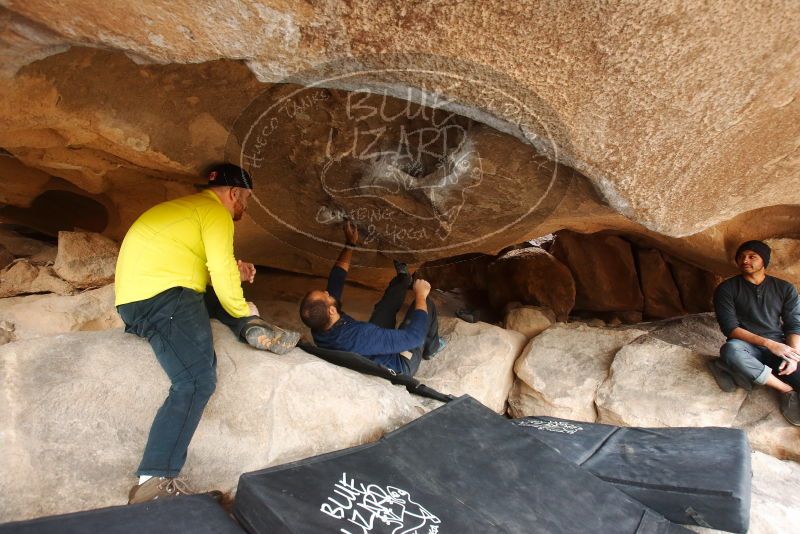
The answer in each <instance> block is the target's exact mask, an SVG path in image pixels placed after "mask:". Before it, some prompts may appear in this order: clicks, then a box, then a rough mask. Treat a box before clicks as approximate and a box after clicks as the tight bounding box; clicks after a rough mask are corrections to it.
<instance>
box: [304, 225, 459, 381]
mask: <svg viewBox="0 0 800 534" xmlns="http://www.w3.org/2000/svg"><path fill="white" fill-rule="evenodd" d="M344 232H345V247H344V248H343V249H342V252H341V253H340V254H339V259H338V260H337V261H336V264H335V265H334V266H333V268H332V269H331V273H330V275H329V277H328V288H327V290H326V291H318V290H317V291H309V292H308V293H307V294H306V296H305V297H304V298H303V301H302V303H301V304H300V318H301V319H302V320H303V322H304V323H305V324H306V326H308V327H309V328H311V334H312V335H313V337H314V343H316V345H317V346H318V347H320V348H323V349H334V350H343V351H348V352H355V353H358V354H360V355H362V356H364V357H366V358H369V359H370V360H372V361H373V362H376V363H379V364H381V365H383V366H384V367H388V368H389V369H392V370H393V371H395V372H396V373H398V374H404V375H408V376H413V375H414V374H415V373H416V372H417V369H418V368H419V364H420V361H421V360H422V359H429V358H431V357H432V356H433V355H434V354H436V353H437V352H439V350H441V349H442V347H444V340H442V339H440V338H439V326H438V321H437V318H436V307H435V306H434V304H433V302H431V300H430V299H428V294H429V293H430V290H431V285H430V284H429V283H428V282H426V281H425V280H416V281H415V282H414V285H413V291H414V302H413V304H411V306H409V309H408V311H407V312H406V316H405V319H404V320H403V322H402V323H401V325H400V327H399V328H395V322H396V316H397V312H398V311H399V310H400V307H401V306H402V305H403V300H404V299H405V295H406V291H408V288H409V286H410V285H411V276H410V275H409V274H408V269H407V268H406V266H405V264H402V263H397V262H395V269H396V270H397V276H395V277H394V278H393V279H392V281H391V282H390V283H389V287H388V288H386V291H385V292H384V294H383V297H382V298H381V300H380V301H379V302H378V303H377V304H376V305H375V308H374V310H373V312H372V316H371V317H370V319H369V322H363V321H357V320H355V319H353V318H352V317H350V316H349V315H347V314H346V313H344V312H342V306H341V298H342V291H343V290H344V283H345V280H346V278H347V271H348V269H349V268H350V260H351V259H352V255H353V250H352V247H354V246H356V245H357V244H358V229H357V228H356V226H355V225H354V224H352V223H351V222H349V221H348V222H347V223H346V224H345V229H344Z"/></svg>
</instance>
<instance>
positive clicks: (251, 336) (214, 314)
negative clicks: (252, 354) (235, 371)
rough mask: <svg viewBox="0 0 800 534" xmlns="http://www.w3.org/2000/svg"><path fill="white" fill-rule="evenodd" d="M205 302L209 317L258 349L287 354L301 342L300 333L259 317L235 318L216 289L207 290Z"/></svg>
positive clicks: (209, 288)
mask: <svg viewBox="0 0 800 534" xmlns="http://www.w3.org/2000/svg"><path fill="white" fill-rule="evenodd" d="M204 300H205V305H206V308H207V309H208V315H209V317H211V318H212V319H217V320H218V321H220V322H221V323H222V324H224V325H226V326H227V327H228V328H230V329H231V331H232V332H233V333H234V335H236V338H237V339H239V340H240V341H244V342H245V343H247V344H249V345H251V346H253V347H255V348H257V349H261V350H268V351H270V352H274V353H275V354H286V353H287V352H289V351H290V350H292V349H293V348H294V347H295V345H297V342H298V341H300V333H299V332H294V331H292V330H284V329H283V328H280V327H279V326H276V325H273V324H270V323H268V322H266V321H264V320H263V319H262V318H261V317H259V316H257V315H251V316H249V317H233V316H232V315H231V314H229V313H228V312H226V311H225V308H223V307H222V304H221V303H220V301H219V298H218V297H217V294H216V293H214V288H212V287H210V286H209V287H208V288H207V289H206V294H205V297H204Z"/></svg>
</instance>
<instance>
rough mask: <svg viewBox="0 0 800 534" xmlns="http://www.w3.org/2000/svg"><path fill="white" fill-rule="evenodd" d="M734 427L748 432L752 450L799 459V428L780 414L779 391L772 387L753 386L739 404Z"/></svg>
mask: <svg viewBox="0 0 800 534" xmlns="http://www.w3.org/2000/svg"><path fill="white" fill-rule="evenodd" d="M734 426H736V427H738V428H741V429H743V430H744V431H745V432H747V438H748V439H749V440H750V446H752V447H753V449H756V450H759V451H762V452H765V453H767V454H769V455H771V456H775V457H776V458H781V459H783V460H794V461H796V462H800V431H798V429H797V428H796V427H794V426H792V425H790V424H789V423H788V422H787V421H786V419H784V417H783V415H781V410H780V402H779V400H778V392H776V391H774V390H773V389H771V388H767V387H754V388H753V391H751V392H750V393H749V394H748V395H747V399H746V400H745V401H744V404H742V408H741V410H739V414H738V415H737V416H736V420H735V421H734Z"/></svg>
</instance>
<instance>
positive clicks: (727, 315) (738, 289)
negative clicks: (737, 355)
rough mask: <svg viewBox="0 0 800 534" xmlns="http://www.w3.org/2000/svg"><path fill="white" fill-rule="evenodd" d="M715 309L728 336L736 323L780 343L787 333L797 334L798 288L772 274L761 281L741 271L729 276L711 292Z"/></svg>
mask: <svg viewBox="0 0 800 534" xmlns="http://www.w3.org/2000/svg"><path fill="white" fill-rule="evenodd" d="M714 310H715V311H716V314H717V322H718V323H719V327H720V329H721V330H722V333H723V334H725V336H726V337H728V338H730V335H731V332H732V331H733V329H734V328H737V327H741V328H744V329H745V330H748V331H749V332H752V333H753V334H756V335H759V336H762V337H765V338H767V339H771V340H773V341H779V342H781V343H784V342H785V341H786V336H788V335H789V334H800V299H798V296H797V288H795V287H794V286H793V285H792V284H790V283H789V282H787V281H786V280H781V279H780V278H775V277H773V276H767V277H766V278H765V279H764V281H763V282H761V284H760V285H755V284H753V283H750V282H748V281H747V280H745V279H744V277H743V276H741V275H738V276H734V277H733V278H728V279H727V280H725V281H724V282H722V283H721V284H720V285H719V287H717V290H716V291H715V292H714Z"/></svg>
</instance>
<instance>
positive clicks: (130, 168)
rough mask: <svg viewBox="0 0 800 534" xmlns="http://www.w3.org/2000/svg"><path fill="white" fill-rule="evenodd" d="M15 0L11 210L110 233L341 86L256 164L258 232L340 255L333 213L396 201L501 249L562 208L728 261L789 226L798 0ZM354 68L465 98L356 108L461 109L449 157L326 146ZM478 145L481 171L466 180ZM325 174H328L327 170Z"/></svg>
mask: <svg viewBox="0 0 800 534" xmlns="http://www.w3.org/2000/svg"><path fill="white" fill-rule="evenodd" d="M0 5H2V6H4V7H2V8H0V58H1V59H2V66H1V68H0V118H2V119H1V120H2V124H3V128H2V131H0V147H2V148H3V149H4V153H3V154H4V155H5V156H7V157H0V176H2V182H0V202H2V203H4V204H6V207H5V208H2V210H1V211H0V216H2V217H4V218H6V219H9V220H15V221H20V222H25V221H26V220H27V221H36V220H39V221H41V220H43V219H46V218H47V216H51V217H52V216H53V214H54V213H55V214H58V216H59V217H60V218H61V220H62V221H63V220H67V219H68V220H69V222H70V223H71V224H73V225H74V226H76V227H81V228H89V229H95V228H93V227H91V225H92V224H95V225H99V226H103V228H102V230H103V231H104V232H105V233H106V234H108V235H110V236H112V237H117V238H119V237H120V236H121V235H122V234H123V233H124V231H125V229H126V228H127V225H128V224H130V222H131V221H132V220H133V218H135V217H136V216H137V215H138V214H139V213H141V211H143V209H145V208H146V207H148V206H149V205H151V204H153V203H155V202H157V201H159V200H162V199H165V198H170V197H173V196H176V195H178V194H183V193H187V192H190V191H191V190H192V189H191V184H192V183H194V182H196V181H197V180H196V178H194V177H195V176H197V174H198V173H199V172H200V170H201V169H202V168H203V167H204V166H205V165H207V164H208V163H210V162H212V161H214V160H217V159H220V157H222V156H223V155H226V154H230V153H231V151H233V153H234V154H235V153H239V154H241V153H243V151H244V148H243V146H244V145H247V142H248V139H245V137H247V136H246V135H242V133H243V131H244V130H242V129H241V128H240V125H241V124H243V122H242V121H243V120H244V123H248V120H249V124H253V123H255V122H257V120H258V118H259V117H258V113H256V112H255V111H254V108H253V103H254V102H265V101H266V102H268V103H269V102H273V103H274V102H278V101H281V99H284V101H291V99H292V98H295V102H298V101H302V96H303V95H304V94H305V95H306V96H308V97H309V98H312V97H313V95H314V94H324V95H325V96H324V98H322V97H320V98H322V100H320V101H317V102H315V105H314V107H313V109H311V108H309V109H304V110H300V112H299V113H294V116H293V117H292V118H293V119H296V120H294V121H293V122H292V125H291V127H290V128H288V129H285V130H279V133H280V135H279V136H278V137H275V138H274V139H277V140H276V141H272V142H271V143H270V150H269V152H268V154H267V157H266V158H265V159H264V161H263V163H262V164H261V166H260V167H259V170H258V171H257V172H255V173H254V174H255V175H256V178H257V182H258V180H259V178H261V180H260V183H262V184H265V185H262V186H259V187H257V196H258V197H259V199H261V203H260V205H259V206H258V207H257V208H253V207H251V210H250V217H249V218H248V219H247V221H245V224H244V227H243V228H241V229H239V230H237V232H238V240H239V243H240V250H241V254H242V256H244V255H248V256H249V257H253V258H255V259H256V260H257V261H259V263H262V264H265V265H274V266H278V267H284V268H290V269H292V270H297V271H302V272H310V273H314V272H316V273H318V272H323V271H324V269H325V262H324V261H323V260H324V259H325V258H330V257H331V256H332V255H333V254H335V246H333V245H330V244H329V243H326V242H328V241H332V240H334V239H335V238H336V234H335V230H334V227H333V225H331V224H328V225H321V224H319V221H320V216H321V215H320V214H322V216H323V218H324V215H325V213H328V214H330V215H331V216H330V217H329V219H330V220H329V221H328V222H331V221H333V220H334V219H335V218H336V214H337V210H338V211H339V212H342V211H343V212H345V213H348V214H349V215H350V216H351V217H352V216H353V214H356V213H362V212H360V211H358V210H366V212H368V213H371V214H376V213H377V214H378V215H373V217H380V213H381V210H382V209H386V205H387V202H388V203H389V206H390V207H391V209H393V210H396V211H394V212H391V213H393V214H394V216H393V220H399V226H400V227H402V228H404V229H406V230H407V229H409V228H416V229H422V230H424V231H425V232H427V233H426V234H423V236H427V237H429V238H431V239H432V237H431V236H434V235H437V232H439V234H440V235H441V234H442V233H444V234H446V235H445V238H446V239H445V240H440V241H437V243H438V244H439V245H440V246H438V247H436V248H437V250H431V251H424V250H423V248H424V247H420V246H419V244H418V243H416V242H413V243H412V241H413V239H411V236H408V235H405V236H403V239H402V241H403V243H401V246H399V247H398V246H395V245H397V244H396V243H393V242H392V240H393V239H394V240H396V239H397V235H396V234H394V238H393V237H392V235H393V234H392V230H389V229H386V228H385V227H380V228H384V230H381V231H378V234H379V235H377V236H376V238H375V241H374V243H375V247H374V248H377V249H379V250H382V251H387V250H392V251H394V250H395V249H397V254H400V251H401V250H406V252H407V255H408V256H409V259H410V260H411V261H421V260H423V259H435V258H441V257H445V256H448V255H455V254H457V253H463V252H467V251H484V252H489V251H497V250H499V249H500V248H502V247H503V246H505V245H508V244H512V243H515V242H519V241H522V240H524V239H530V238H533V237H537V236H540V235H543V234H546V233H549V232H551V231H553V230H557V229H560V228H570V229H574V230H577V231H587V232H588V231H598V230H613V231H617V232H625V233H627V234H630V235H634V236H639V238H641V239H642V240H644V241H646V242H651V243H657V244H658V245H659V246H661V247H663V248H665V249H667V250H669V251H670V252H672V253H674V254H676V255H678V256H680V257H683V258H685V259H687V260H689V261H692V262H694V263H696V264H698V265H701V266H703V267H705V268H709V269H713V270H716V271H717V272H722V273H725V272H726V270H729V269H730V265H729V263H728V261H727V259H726V258H727V257H729V254H730V253H731V251H732V250H733V249H735V247H736V244H737V243H738V242H739V241H740V240H741V239H743V238H750V237H756V238H763V239H776V240H778V241H774V243H775V244H776V246H777V247H778V248H779V249H781V250H786V251H787V254H790V253H791V254H794V253H792V252H791V251H795V252H796V251H797V249H798V246H797V244H798V242H797V240H796V238H799V237H800V99H799V98H797V97H798V94H800V4H798V3H797V2H794V1H789V0H787V1H784V2H761V3H758V4H748V5H742V4H739V3H734V2H727V1H719V2H712V3H711V4H709V5H705V6H701V5H699V4H698V5H695V3H685V2H660V3H657V2H638V3H634V2H630V3H613V4H611V3H610V4H604V3H598V2H571V3H567V2H555V1H553V2H514V3H508V2H480V3H478V2H476V3H469V2H447V3H445V2H427V3H414V4H405V3H403V4H397V5H392V4H391V3H389V2H377V1H375V2H347V3H344V2H334V1H331V2H306V3H300V2H280V1H269V2H248V1H245V0H240V1H236V0H232V1H229V2H220V1H212V2H168V3H167V2H147V3H111V4H109V3H100V2H87V1H83V2H77V1H62V2H58V3H52V2H44V1H37V0H26V1H14V0H2V1H0ZM353 72H359V73H360V75H359V76H358V77H357V78H354V77H352V76H346V75H345V74H348V73H353ZM287 81H288V82H291V84H290V85H287V84H286V83H285V82H287ZM279 82H280V83H279ZM304 86H309V87H307V88H305V89H304ZM312 89H313V90H314V91H315V92H313V93H312V92H311V90H312ZM359 89H361V90H363V89H369V90H371V91H373V92H375V93H378V94H379V95H383V96H381V99H382V101H386V102H389V104H388V106H389V109H392V110H395V111H397V110H401V111H402V109H403V103H404V102H405V100H411V101H414V102H417V103H423V104H426V106H423V107H425V108H426V109H429V110H430V109H435V108H438V110H439V111H440V112H448V113H449V114H445V115H444V118H443V119H441V120H443V121H444V122H439V123H437V122H436V120H437V119H436V118H431V117H428V118H424V117H423V118H422V119H420V117H419V116H417V117H413V118H409V117H408V116H404V117H402V120H398V121H395V120H392V121H388V122H387V121H385V120H384V122H387V124H383V125H382V126H381V125H378V124H375V119H374V118H365V119H364V121H361V123H360V124H361V125H362V126H364V127H367V126H369V127H370V128H371V129H373V130H374V129H376V128H378V127H379V126H380V127H387V128H388V130H387V131H388V132H389V134H390V135H388V137H387V138H388V139H390V141H387V143H389V144H391V142H396V140H397V139H400V138H403V133H402V132H403V130H402V128H404V127H409V125H414V126H415V128H416V129H412V130H409V131H419V130H420V128H421V129H424V128H425V127H426V125H427V126H430V123H435V124H436V126H437V128H439V130H440V131H441V130H442V128H444V127H446V126H452V131H454V132H457V135H455V136H454V137H452V138H450V139H449V140H448V141H446V142H445V143H444V145H442V148H441V150H440V152H441V155H446V156H447V158H446V159H447V161H448V162H449V163H448V164H449V165H452V167H447V166H444V167H442V166H441V165H440V166H439V167H437V166H436V164H435V162H433V161H428V162H426V161H422V160H421V159H420V158H416V159H417V160H418V161H416V163H418V164H419V165H417V166H408V165H406V166H403V165H401V164H400V163H399V162H398V161H397V160H396V158H395V159H394V160H392V159H391V158H389V159H386V158H383V159H380V158H378V161H371V163H370V165H369V166H363V165H362V166H360V167H359V166H358V165H355V164H354V163H353V162H352V161H348V160H347V159H346V158H345V159H342V158H339V159H336V161H335V164H334V165H332V166H331V165H328V166H326V162H325V161H324V157H323V156H324V155H325V151H326V149H327V148H328V147H330V146H334V147H336V148H337V149H338V151H339V153H342V152H343V151H346V150H347V149H346V147H347V146H351V145H353V146H354V145H356V144H357V143H358V142H359V141H358V140H354V135H355V134H353V129H352V128H348V127H346V126H349V124H346V123H347V120H346V119H347V117H343V116H342V109H343V108H346V107H347V102H348V98H349V96H348V95H350V94H352V93H351V91H354V90H359ZM304 90H305V93H303V91H304ZM297 91H299V93H297V94H295V93H296V92H297ZM432 94H433V95H436V97H437V99H438V100H437V101H436V102H433V101H432V100H431V99H430V95H432ZM371 98H377V97H375V96H373V97H371ZM264 99H266V100H264ZM286 99H289V100H286ZM298 99H299V100H298ZM387 99H388V100H387ZM267 107H269V106H268V105H267ZM348 109H349V108H348ZM415 109H417V108H415ZM452 112H456V115H453V114H452ZM351 118H352V117H351ZM426 120H427V121H428V122H427V123H426V122H425V121H426ZM420 121H422V122H420ZM362 123H363V124H362ZM245 130H246V129H245ZM448 131H451V130H448ZM232 132H233V134H234V135H231V133H232ZM331 132H336V133H337V135H338V137H335V139H334V138H333V137H331V136H332V134H331ZM348 132H349V134H348ZM245 133H246V132H245ZM237 134H238V135H237ZM339 134H341V135H339ZM331 139H334V141H332V143H333V144H331V142H330V141H331ZM429 141H430V140H429ZM250 142H252V139H250ZM361 142H364V141H363V140H362V141H361ZM417 148H418V151H421V149H420V148H419V145H417ZM475 153H477V154H479V156H480V157H479V158H476V157H474V156H470V155H469V154H475ZM422 159H424V158H422ZM553 160H556V161H558V163H559V164H558V165H555V164H554V163H553ZM440 163H441V162H440ZM459 165H466V167H464V169H461V170H460V171H459V170H458V169H459V168H461V167H458V166H459ZM476 165H478V166H479V168H480V171H481V173H482V174H481V175H482V176H483V179H482V180H481V181H480V183H477V184H475V187H467V186H466V185H465V184H469V177H470V176H472V174H470V171H469V169H474V168H475V166H476ZM387 169H389V170H391V172H388V173H387V172H379V171H381V170H383V171H387ZM465 169H466V170H465ZM329 171H330V172H329ZM437 172H438V173H439V174H437ZM454 173H455V174H454ZM459 173H460V174H459ZM323 174H324V175H325V176H326V177H328V178H330V182H327V183H329V184H333V186H331V187H329V188H327V189H326V188H325V187H322V188H320V183H321V179H320V176H321V175H323ZM387 174H391V175H392V176H395V180H394V183H395V184H397V183H401V184H402V183H408V182H409V181H414V180H419V179H426V180H428V181H431V180H440V181H441V180H444V182H443V183H455V180H454V179H453V176H456V177H457V178H459V177H460V178H459V179H460V181H459V182H458V183H460V184H461V187H460V188H456V189H458V190H457V191H456V190H452V189H448V188H445V189H442V190H438V191H433V190H431V189H430V188H428V189H425V188H419V187H417V188H415V189H414V190H413V191H412V190H409V189H408V188H406V189H404V190H403V191H399V192H398V190H396V189H393V188H392V187H393V186H392V184H387V183H382V182H380V179H381V177H383V179H385V176H386V175H387ZM376 180H377V181H376ZM448 180H449V181H448ZM323 186H324V184H323ZM353 188H361V189H360V190H361V191H362V192H363V191H365V190H368V191H375V190H380V191H382V194H381V197H382V198H381V201H380V202H378V203H377V204H378V205H376V201H375V199H374V198H372V199H370V198H369V197H368V196H367V195H360V196H349V197H346V198H345V197H342V198H336V194H333V193H331V191H334V192H338V193H341V192H343V191H350V190H352V189H353ZM365 188H366V189H365ZM76 198H81V199H85V200H82V201H81V202H83V204H81V203H80V202H78V201H77V200H76ZM542 199H544V201H543V202H541V203H539V202H540V201H541V200H542ZM537 203H538V204H537ZM64 205H69V206H71V208H70V209H63V208H62V209H61V211H64V212H65V213H60V214H59V206H64ZM534 205H535V206H536V210H534V212H533V213H532V214H531V213H529V212H531V210H530V207H531V206H534ZM259 208H260V209H259ZM267 208H269V209H267ZM325 208H329V210H328V211H327V212H325V211H324V209H325ZM320 210H322V211H320ZM398 210H399V211H398ZM275 212H277V215H278V217H275V216H273V215H274V213H275ZM397 217H399V219H397ZM100 219H102V221H101V223H98V222H97V221H98V220H100ZM369 222H370V221H369V220H365V221H364V229H365V230H366V229H367V228H368V226H369ZM373 222H374V221H373ZM456 223H457V224H456ZM312 227H313V228H312ZM380 228H379V230H380ZM298 229H299V230H300V231H299V232H298V231H297V230H298ZM389 255H391V254H389ZM364 256H365V258H371V259H369V260H365V261H364V263H365V264H366V265H371V264H374V265H382V264H385V259H383V260H382V259H381V258H380V257H379V256H378V255H377V254H374V253H371V254H369V253H365V254H364ZM792 257H793V258H796V257H797V256H792ZM381 262H383V263H381ZM781 269H783V271H782V272H787V273H790V274H791V273H792V272H794V271H792V269H796V267H794V266H793V263H792V262H788V263H787V265H784V266H782V267H781ZM793 276H797V278H795V279H796V280H798V281H800V275H793ZM369 277H370V275H369V274H368V273H367V274H362V275H361V278H362V279H363V280H367V281H368V279H369Z"/></svg>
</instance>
